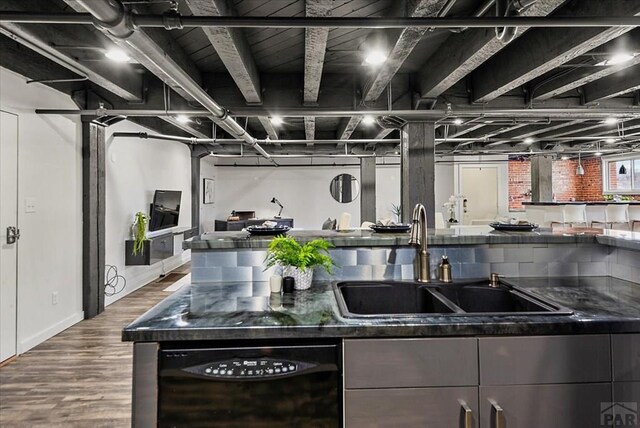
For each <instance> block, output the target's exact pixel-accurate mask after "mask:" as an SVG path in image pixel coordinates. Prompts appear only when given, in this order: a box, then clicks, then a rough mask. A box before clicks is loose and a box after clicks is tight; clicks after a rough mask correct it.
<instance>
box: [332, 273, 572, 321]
mask: <svg viewBox="0 0 640 428" xmlns="http://www.w3.org/2000/svg"><path fill="white" fill-rule="evenodd" d="M333 288H334V292H335V296H336V299H337V301H338V306H339V308H340V312H341V314H342V316H344V317H346V318H390V317H424V316H471V315H485V316H506V315H522V316H532V315H570V314H571V313H572V312H571V310H569V309H567V308H564V307H561V306H559V305H556V304H555V303H552V302H549V301H547V300H545V299H542V298H540V297H537V296H533V295H531V294H529V293H527V292H526V291H523V290H520V289H517V288H515V287H512V286H510V285H506V284H500V285H498V286H497V287H492V286H490V285H489V281H488V280H461V281H456V282H453V283H447V284H445V283H438V282H433V283H428V284H424V283H418V282H403V281H342V282H337V283H334V285H333Z"/></svg>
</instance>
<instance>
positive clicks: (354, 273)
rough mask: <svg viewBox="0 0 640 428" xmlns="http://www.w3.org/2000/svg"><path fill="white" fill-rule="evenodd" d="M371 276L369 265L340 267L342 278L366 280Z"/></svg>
mask: <svg viewBox="0 0 640 428" xmlns="http://www.w3.org/2000/svg"><path fill="white" fill-rule="evenodd" d="M371 277H372V268H371V266H345V267H343V268H342V272H341V278H340V279H342V280H349V279H351V280H368V279H371Z"/></svg>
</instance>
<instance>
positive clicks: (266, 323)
mask: <svg viewBox="0 0 640 428" xmlns="http://www.w3.org/2000/svg"><path fill="white" fill-rule="evenodd" d="M507 282H508V283H511V284H512V285H515V286H519V287H521V288H524V289H526V290H528V291H529V292H531V293H532V294H538V295H540V296H541V297H545V298H547V299H550V300H552V301H554V302H556V303H557V304H560V305H562V306H565V307H567V308H570V309H572V310H573V311H574V313H573V314H572V315H549V316H500V317H498V316H453V317H452V316H426V317H421V318H418V317H414V318H391V319H346V318H342V317H341V316H340V314H339V309H338V306H337V302H336V299H335V297H334V294H333V289H332V287H331V284H330V283H328V282H319V283H314V284H313V286H312V287H311V289H309V290H306V291H297V292H295V293H293V294H288V295H282V296H281V295H279V294H277V295H272V294H271V293H270V292H269V288H268V284H267V283H266V282H255V283H252V282H239V283H229V284H222V285H221V284H197V285H196V284H193V285H190V286H185V287H183V288H182V289H181V290H179V291H177V292H175V293H174V294H173V295H171V296H169V297H168V298H167V299H165V300H164V301H162V302H161V303H160V304H158V305H157V306H155V307H154V308H152V309H151V310H149V311H148V312H147V313H145V314H144V315H142V316H141V317H140V318H139V319H137V320H136V321H134V322H133V323H132V324H130V325H129V326H127V327H126V328H125V329H124V330H123V333H122V337H123V340H125V341H182V340H224V339H258V338H261V339H276V338H319V337H334V338H335V337H426V336H477V335H543V334H586V333H622V332H640V285H639V284H636V283H632V282H628V281H623V280H619V279H615V278H611V277H570V278H519V279H518V278H514V279H510V280H508V281H507Z"/></svg>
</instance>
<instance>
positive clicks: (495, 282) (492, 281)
mask: <svg viewBox="0 0 640 428" xmlns="http://www.w3.org/2000/svg"><path fill="white" fill-rule="evenodd" d="M489 285H490V286H491V287H498V286H499V285H500V275H498V274H497V273H495V272H491V276H490V277H489Z"/></svg>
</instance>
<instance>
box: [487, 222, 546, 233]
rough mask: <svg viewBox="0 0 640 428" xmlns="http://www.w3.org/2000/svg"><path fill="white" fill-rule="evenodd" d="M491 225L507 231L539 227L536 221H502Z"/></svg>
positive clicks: (528, 230) (526, 230)
mask: <svg viewBox="0 0 640 428" xmlns="http://www.w3.org/2000/svg"><path fill="white" fill-rule="evenodd" d="M489 226H491V227H493V228H494V229H495V230H504V231H507V232H531V231H532V230H533V229H537V228H538V225H537V224H535V223H529V224H502V223H490V224H489Z"/></svg>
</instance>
